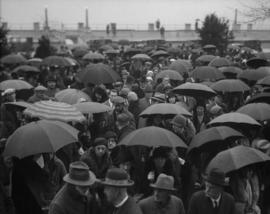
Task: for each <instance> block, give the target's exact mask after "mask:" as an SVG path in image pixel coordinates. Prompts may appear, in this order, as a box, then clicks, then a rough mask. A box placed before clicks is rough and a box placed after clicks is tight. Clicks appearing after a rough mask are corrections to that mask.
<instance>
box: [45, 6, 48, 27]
mask: <svg viewBox="0 0 270 214" xmlns="http://www.w3.org/2000/svg"><path fill="white" fill-rule="evenodd" d="M44 29H45V30H49V21H48V8H47V7H45V26H44Z"/></svg>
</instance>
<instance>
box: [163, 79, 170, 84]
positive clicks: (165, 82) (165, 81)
mask: <svg viewBox="0 0 270 214" xmlns="http://www.w3.org/2000/svg"><path fill="white" fill-rule="evenodd" d="M162 82H163V84H164V85H168V84H169V83H170V79H169V78H167V77H165V78H164V79H163V81H162Z"/></svg>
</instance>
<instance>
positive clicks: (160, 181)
mask: <svg viewBox="0 0 270 214" xmlns="http://www.w3.org/2000/svg"><path fill="white" fill-rule="evenodd" d="M150 186H151V187H153V188H154V189H160V190H166V191H176V189H175V188H174V187H173V186H174V178H173V176H169V175H166V174H163V173H161V174H160V175H159V176H158V178H157V181H156V183H154V184H150Z"/></svg>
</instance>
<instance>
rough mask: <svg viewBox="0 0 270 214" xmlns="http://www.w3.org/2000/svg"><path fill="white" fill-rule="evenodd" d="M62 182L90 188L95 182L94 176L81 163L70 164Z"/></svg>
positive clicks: (85, 165) (84, 164)
mask: <svg viewBox="0 0 270 214" xmlns="http://www.w3.org/2000/svg"><path fill="white" fill-rule="evenodd" d="M63 180H64V181H65V182H67V183H69V184H73V185H76V186H91V185H93V184H94V183H95V182H96V181H97V179H96V176H95V174H94V173H93V172H91V171H90V170H89V167H88V166H87V164H86V163H84V162H82V161H76V162H73V163H71V164H70V165H69V173H68V174H67V175H65V176H64V178H63Z"/></svg>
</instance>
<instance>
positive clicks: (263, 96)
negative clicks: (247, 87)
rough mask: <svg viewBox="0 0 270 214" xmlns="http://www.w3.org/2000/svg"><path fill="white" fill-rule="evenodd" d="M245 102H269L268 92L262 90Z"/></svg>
mask: <svg viewBox="0 0 270 214" xmlns="http://www.w3.org/2000/svg"><path fill="white" fill-rule="evenodd" d="M247 103H268V104H270V93H269V92H268V93H267V92H264V93H259V94H256V95H255V96H254V97H251V98H250V99H249V100H248V101H247Z"/></svg>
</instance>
